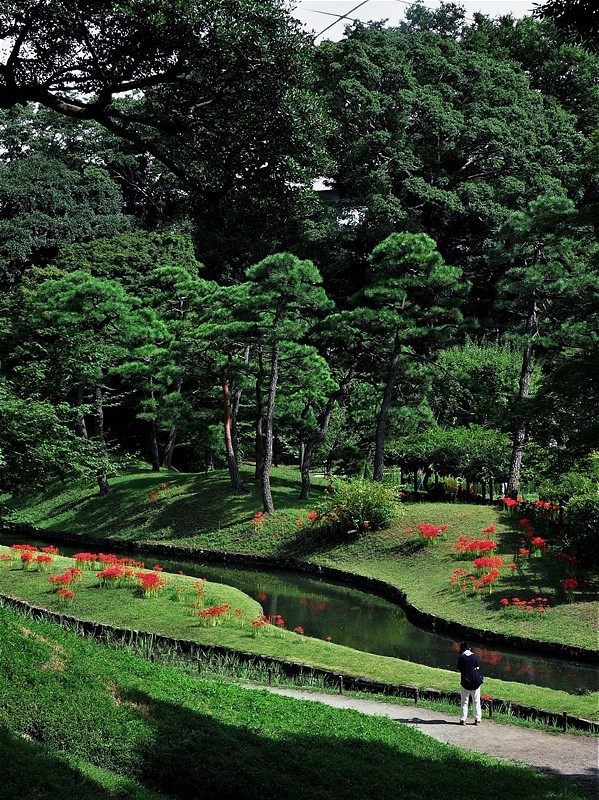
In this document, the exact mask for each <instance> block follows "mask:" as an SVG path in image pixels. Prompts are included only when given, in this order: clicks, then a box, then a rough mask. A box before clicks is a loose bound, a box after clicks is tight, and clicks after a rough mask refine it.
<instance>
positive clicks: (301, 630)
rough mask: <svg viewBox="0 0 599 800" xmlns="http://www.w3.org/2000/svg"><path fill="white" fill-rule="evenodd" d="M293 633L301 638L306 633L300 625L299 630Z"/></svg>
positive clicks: (294, 630)
mask: <svg viewBox="0 0 599 800" xmlns="http://www.w3.org/2000/svg"><path fill="white" fill-rule="evenodd" d="M293 632H294V633H299V635H300V636H303V635H304V634H305V631H304V629H303V628H302V626H301V625H298V626H297V628H294V629H293Z"/></svg>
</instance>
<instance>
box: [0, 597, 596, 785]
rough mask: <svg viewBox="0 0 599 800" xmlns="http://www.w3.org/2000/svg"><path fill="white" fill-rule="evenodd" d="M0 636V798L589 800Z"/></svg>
mask: <svg viewBox="0 0 599 800" xmlns="http://www.w3.org/2000/svg"><path fill="white" fill-rule="evenodd" d="M0 629H1V632H2V636H1V638H0V682H1V685H2V686H3V691H2V693H1V694H0V736H1V739H2V743H3V745H5V746H6V750H3V752H5V753H8V755H9V756H10V758H8V759H7V758H5V759H4V761H3V782H2V787H3V788H2V789H1V790H0V792H1V793H2V794H0V796H2V797H6V798H9V797H10V798H14V797H23V798H36V797H39V798H42V797H43V798H44V800H58V798H60V800H62V798H63V797H64V796H65V793H66V792H70V795H71V796H73V797H77V798H88V797H89V798H95V797H125V796H126V797H134V798H137V797H140V798H141V797H145V798H148V800H154V798H156V800H157V798H159V797H161V796H165V797H167V796H168V797H176V798H191V797H204V796H205V797H219V798H225V799H226V798H233V797H235V798H242V800H244V799H247V800H254V799H255V800H258V799H259V800H269V799H271V798H272V799H274V798H277V800H297V798H298V797H302V798H306V800H311V798H314V800H316V799H318V800H344V798H348V800H349V798H351V800H354V798H355V797H360V798H363V800H368V799H369V798H370V799H372V800H375V798H376V800H379V798H382V797H386V796H389V797H390V796H398V795H399V796H407V797H410V798H413V800H419V799H421V800H425V798H426V799H427V800H429V799H430V798H432V797H452V798H454V799H455V800H469V799H470V797H471V795H472V787H482V788H483V789H484V793H485V796H486V797H487V798H489V800H503V798H505V797H511V798H513V799H514V800H520V798H521V799H522V800H545V798H548V800H583V799H584V798H585V797H588V795H586V793H585V791H584V789H582V788H581V787H580V786H578V785H576V784H575V783H574V782H569V781H565V780H561V779H557V778H554V777H552V776H546V775H540V774H538V773H535V772H534V771H533V770H532V769H529V768H527V767H523V766H518V765H511V764H506V763H504V762H499V761H497V760H495V759H493V758H490V757H486V756H481V755H478V754H473V753H472V754H471V753H467V752H465V751H463V750H461V749H458V748H455V747H452V746H449V745H444V744H441V743H438V742H436V741H435V740H434V739H432V738H430V737H427V736H425V735H424V734H420V733H419V732H418V731H415V730H412V729H410V728H408V727H407V726H402V725H398V724H397V723H394V722H392V721H391V720H388V719H385V718H374V717H368V716H365V715H362V714H360V713H358V712H354V711H343V710H338V709H332V708H329V707H327V706H324V705H321V704H314V703H310V702H298V701H294V700H290V699H289V698H285V697H275V696H272V695H269V694H268V693H266V692H259V691H248V690H244V689H242V688H240V687H237V686H233V685H231V684H225V683H220V682H214V681H212V682H208V681H204V680H200V679H198V678H197V677H192V676H191V675H188V674H185V673H184V672H182V671H180V670H177V669H175V668H172V667H166V666H162V665H159V664H152V663H149V662H148V661H146V660H144V659H141V658H138V657H135V656H132V655H130V654H128V653H124V652H120V651H116V650H112V649H111V648H108V647H106V646H101V645H99V644H98V643H96V642H93V641H89V640H87V639H82V638H80V637H77V636H74V635H73V634H70V633H69V632H67V631H65V630H64V629H61V628H59V627H58V626H55V625H52V624H50V623H43V622H36V621H33V620H30V619H27V618H25V617H23V616H22V615H19V614H17V613H15V612H12V611H9V610H7V609H5V608H0ZM67 753H68V755H66V754H67ZM7 779H8V780H7ZM74 787H76V788H74ZM141 787H143V788H141Z"/></svg>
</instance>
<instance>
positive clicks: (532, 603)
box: [499, 597, 551, 614]
mask: <svg viewBox="0 0 599 800" xmlns="http://www.w3.org/2000/svg"><path fill="white" fill-rule="evenodd" d="M499 602H500V603H501V605H502V606H503V607H504V608H505V609H509V610H510V613H519V612H525V613H528V612H530V611H533V612H534V611H536V612H537V613H541V614H542V613H544V612H546V611H549V610H550V609H551V606H550V605H549V604H548V602H547V598H546V597H534V598H531V599H530V600H521V599H520V598H519V597H514V598H513V599H512V601H511V603H510V601H509V599H508V598H506V597H502V598H501V600H500V601H499Z"/></svg>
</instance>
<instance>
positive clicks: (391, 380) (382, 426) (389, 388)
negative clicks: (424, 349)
mask: <svg viewBox="0 0 599 800" xmlns="http://www.w3.org/2000/svg"><path fill="white" fill-rule="evenodd" d="M399 349H400V348H399V342H397V341H396V343H395V347H394V349H393V355H392V357H391V363H390V365H389V374H388V376H387V383H386V385H385V393H384V395H383V402H382V403H381V410H380V412H379V416H378V419H377V422H376V440H375V450H374V471H373V475H372V479H373V480H375V481H382V480H383V468H384V465H385V439H386V438H387V421H388V419H389V412H390V410H391V402H392V400H393V390H394V389H395V383H396V381H397V372H398V367H399Z"/></svg>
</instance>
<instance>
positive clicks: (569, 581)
mask: <svg viewBox="0 0 599 800" xmlns="http://www.w3.org/2000/svg"><path fill="white" fill-rule="evenodd" d="M562 587H563V588H564V589H578V581H577V580H576V578H566V579H565V580H563V581H562Z"/></svg>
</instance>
